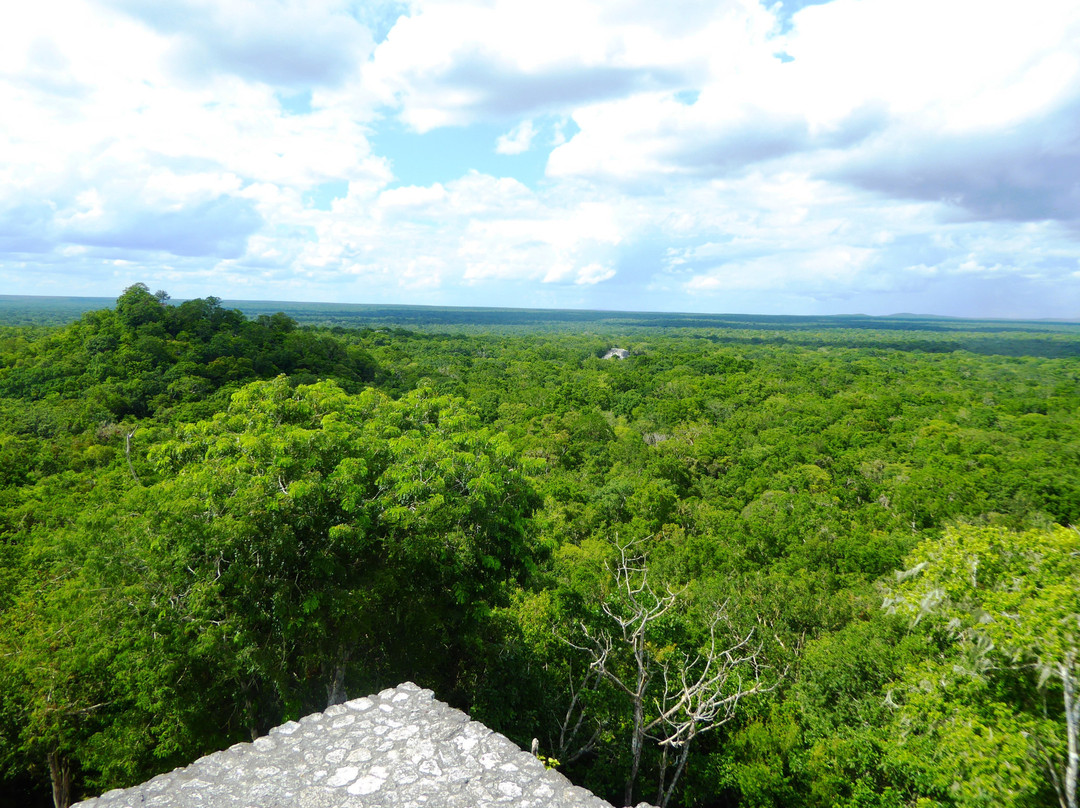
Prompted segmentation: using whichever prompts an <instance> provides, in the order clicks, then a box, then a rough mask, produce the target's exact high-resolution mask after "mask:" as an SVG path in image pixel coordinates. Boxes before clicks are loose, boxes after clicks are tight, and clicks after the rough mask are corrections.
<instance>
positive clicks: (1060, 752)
mask: <svg viewBox="0 0 1080 808" xmlns="http://www.w3.org/2000/svg"><path fill="white" fill-rule="evenodd" d="M910 561H911V566H910V567H909V569H907V570H906V571H905V572H902V573H899V574H898V577H899V581H898V585H897V586H896V587H895V589H893V591H892V592H890V593H889V595H888V596H887V597H886V599H885V606H886V608H887V609H889V610H891V611H897V612H903V613H907V614H909V615H911V617H912V618H913V620H914V621H916V622H918V621H922V620H924V619H939V620H941V621H943V623H944V625H945V627H946V628H947V630H948V631H949V632H950V633H951V634H952V635H953V636H954V637H955V638H956V639H957V640H958V641H959V642H960V643H962V645H963V653H962V654H961V655H960V657H959V661H958V662H957V663H956V664H955V665H954V667H953V673H955V674H958V675H961V676H962V675H965V674H966V675H969V676H974V677H989V676H991V675H992V674H993V673H994V671H995V669H1007V670H1012V671H1030V672H1031V673H1033V674H1034V684H1035V687H1037V688H1038V690H1039V691H1041V692H1043V693H1046V692H1047V691H1048V690H1050V689H1051V688H1052V690H1053V692H1056V691H1057V688H1059V687H1060V694H1061V695H1060V698H1061V703H1060V720H1058V721H1053V722H1045V721H1029V722H1027V723H1028V731H1027V732H1026V734H1027V735H1028V736H1029V741H1030V744H1031V752H1032V753H1033V754H1034V755H1035V756H1036V757H1038V758H1039V759H1040V760H1041V761H1042V762H1043V764H1044V766H1045V770H1046V773H1047V776H1048V778H1049V780H1050V781H1051V783H1052V785H1053V788H1054V791H1055V792H1056V794H1057V796H1058V801H1059V802H1060V804H1061V806H1062V808H1077V775H1078V772H1080V533H1078V532H1077V531H1076V530H1074V529H1068V528H1064V527H1053V528H1051V529H1049V530H1031V531H1027V532H1023V533H1013V532H1009V531H1006V530H1002V529H997V528H976V527H955V528H951V529H948V530H946V531H945V533H944V535H943V536H942V537H941V538H938V539H931V540H928V541H925V542H923V543H921V544H920V545H919V546H918V547H917V548H916V549H915V551H914V553H913V554H912V556H911V559H910ZM924 690H925V688H924ZM921 698H925V693H924V694H923V696H921ZM1055 712H1056V711H1055ZM1010 721H1012V722H1013V723H1016V721H1015V720H1014V719H1010ZM1047 723H1049V724H1050V726H1052V727H1055V728H1056V732H1053V733H1052V736H1051V737H1045V734H1046V730H1045V729H1042V730H1040V729H1039V728H1040V727H1042V728H1045V727H1046V725H1047ZM1062 736H1063V737H1062Z"/></svg>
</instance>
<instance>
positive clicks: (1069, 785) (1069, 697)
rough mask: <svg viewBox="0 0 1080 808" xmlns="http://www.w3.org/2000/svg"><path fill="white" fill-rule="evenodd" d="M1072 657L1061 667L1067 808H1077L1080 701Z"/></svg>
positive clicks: (1079, 760) (1079, 764)
mask: <svg viewBox="0 0 1080 808" xmlns="http://www.w3.org/2000/svg"><path fill="white" fill-rule="evenodd" d="M1074 659H1075V658H1074V656H1073V654H1069V655H1068V656H1067V657H1066V660H1065V664H1063V665H1062V666H1061V684H1062V685H1063V689H1064V691H1065V732H1066V735H1067V736H1068V739H1069V752H1068V754H1069V759H1068V761H1067V762H1066V764H1065V799H1066V800H1067V802H1068V805H1069V808H1077V800H1076V785H1077V782H1076V781H1077V775H1078V773H1080V701H1078V700H1077V696H1080V694H1078V693H1077V692H1076V676H1075V674H1074V673H1073V665H1074Z"/></svg>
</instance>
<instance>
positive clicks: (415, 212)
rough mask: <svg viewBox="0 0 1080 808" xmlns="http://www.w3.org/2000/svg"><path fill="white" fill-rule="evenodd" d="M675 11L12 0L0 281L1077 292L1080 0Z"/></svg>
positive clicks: (919, 303)
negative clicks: (401, 137) (1079, 2)
mask: <svg viewBox="0 0 1080 808" xmlns="http://www.w3.org/2000/svg"><path fill="white" fill-rule="evenodd" d="M679 11H680V13H679V14H672V13H671V12H670V9H669V8H667V7H665V6H663V5H662V4H657V3H655V2H648V0H621V2H592V1H591V0H575V2H571V0H553V2H552V3H547V4H535V3H532V4H529V3H524V4H523V3H520V2H516V0H477V2H469V1H468V0H412V2H410V3H408V4H407V5H406V4H403V3H399V2H396V0H384V1H381V2H374V0H373V2H370V3H365V4H362V5H360V6H357V5H356V4H355V3H350V2H345V0H317V2H303V3H301V2H299V0H271V2H265V3H262V2H260V3H256V2H254V0H236V2H230V3H219V2H210V0H179V1H178V2H175V3H166V4H160V3H159V4H147V3H137V2H134V0H41V2H39V3H34V4H23V5H22V6H20V7H19V9H18V10H17V12H13V13H12V14H10V15H8V17H7V18H6V19H5V25H4V26H3V27H0V105H2V107H3V109H4V110H5V115H4V123H3V126H2V127H0V283H2V284H3V285H4V286H5V288H19V289H22V290H24V291H35V290H37V289H38V288H39V287H40V288H41V289H48V288H50V287H49V286H48V283H50V282H55V283H57V284H61V283H67V282H68V280H70V278H72V277H75V276H78V274H79V273H80V272H83V273H89V274H91V275H93V274H96V275H97V276H99V277H101V278H102V279H103V280H102V283H103V284H106V283H113V284H116V285H117V286H118V287H119V288H122V286H123V285H126V284H127V283H130V282H132V281H134V280H140V279H144V280H148V281H150V282H151V283H152V284H155V285H160V286H164V287H166V288H171V289H172V290H173V291H176V292H177V293H178V294H183V293H184V291H183V290H184V289H185V284H187V285H188V286H187V287H186V288H187V289H188V290H189V291H190V293H193V294H196V295H203V294H209V293H215V294H226V295H228V294H233V292H230V291H229V290H231V289H235V290H242V291H243V293H244V294H243V295H241V294H240V291H237V292H236V295H237V296H248V297H251V296H253V295H257V294H258V290H260V289H262V290H264V291H263V292H262V295H263V296H265V297H276V298H282V297H289V296H292V297H300V298H306V299H311V298H316V299H317V298H322V299H326V298H331V297H342V296H348V297H350V298H351V299H357V300H361V299H367V300H374V299H382V300H397V301H403V300H404V301H413V302H443V303H475V302H478V301H485V302H488V303H492V304H499V303H503V304H507V303H510V304H514V303H521V302H527V303H529V304H535V305H540V304H543V305H603V306H604V307H609V308H610V307H612V306H616V307H623V308H668V309H696V310H701V309H706V310H717V309H721V310H722V309H725V308H727V309H729V310H730V309H731V307H738V308H742V309H743V310H746V309H750V310H757V311H792V312H794V311H828V310H863V311H867V312H870V313H887V312H889V311H897V310H903V309H907V310H914V311H934V312H937V313H950V312H951V313H975V314H980V313H982V314H989V313H997V314H1025V313H1031V312H1038V311H1042V312H1045V313H1047V314H1051V313H1052V314H1056V315H1058V316H1062V315H1066V314H1069V313H1070V312H1071V313H1072V314H1073V315H1074V316H1075V311H1076V310H1077V309H1076V307H1077V306H1078V305H1080V291H1077V292H1073V291H1071V290H1073V289H1076V288H1077V284H1076V283H1075V273H1076V272H1077V269H1078V263H1077V257H1078V255H1080V249H1078V248H1080V244H1078V239H1080V233H1078V232H1077V231H1078V229H1080V213H1078V211H1080V191H1078V186H1077V185H1076V182H1075V180H1074V178H1075V177H1076V176H1078V175H1080V140H1078V139H1077V135H1076V132H1077V131H1078V129H1077V123H1078V121H1080V80H1078V79H1080V7H1077V6H1076V4H1075V3H1072V2H1067V0H1031V2H1029V3H1026V4H1024V6H1023V7H1020V6H1007V5H1001V4H997V5H994V4H991V5H989V6H988V5H987V4H985V3H981V2H976V0H875V2H873V3H869V2H864V1H863V0H831V2H826V3H810V4H808V3H806V2H804V1H803V0H791V2H785V3H784V4H780V5H768V6H767V5H765V4H762V3H760V2H756V0H720V2H717V1H716V0H688V1H687V2H685V3H682V4H680V9H679ZM440 127H454V129H452V130H445V131H452V132H453V133H454V134H455V137H454V138H449V137H437V136H434V135H432V134H425V133H431V132H433V130H436V129H439V128H440ZM402 130H407V131H409V132H411V134H410V135H409V137H411V138H413V140H412V141H410V143H409V147H408V148H404V147H403V148H401V149H399V150H397V151H392V152H391V150H389V149H388V153H393V155H394V159H395V161H396V163H397V165H398V167H399V169H400V168H401V166H402V165H403V163H404V161H406V160H408V159H409V158H410V154H411V152H410V151H409V149H414V150H420V149H423V148H424V146H425V143H426V144H427V145H429V146H431V148H430V149H428V151H427V152H420V151H416V153H417V154H420V155H421V156H422V158H423V159H420V158H419V157H418V158H417V159H416V161H415V162H416V166H413V167H412V168H415V169H416V170H413V171H410V172H404V171H399V174H400V176H402V177H407V181H408V183H409V184H403V185H395V179H394V176H393V173H392V172H391V167H390V161H389V160H388V159H386V158H385V157H384V156H383V155H381V154H379V153H377V150H373V147H372V145H371V143H372V142H375V143H380V144H385V143H386V141H387V139H389V138H393V137H394V136H395V133H396V132H401V131H402ZM499 133H502V134H501V135H500V134H499ZM458 135H460V137H457V136H458ZM425 138H429V140H427V141H425V140H424V139H425ZM469 138H474V141H473V142H474V144H476V148H474V149H473V150H472V151H471V152H470V155H469V156H468V157H463V156H462V154H463V153H464V150H462V154H456V153H455V154H446V153H445V152H446V151H447V150H450V149H454V148H457V147H456V146H455V145H454V144H455V143H460V142H463V141H467V140H468V139H469ZM545 158H546V171H545V172H544V174H543V176H542V177H540V176H539V172H540V171H541V166H542V165H543V162H542V161H543V160H545ZM482 161H486V162H482ZM429 164H438V165H440V166H442V167H443V168H444V169H445V167H446V166H454V168H453V169H452V170H443V171H441V172H440V173H439V174H438V175H437V176H435V175H434V174H432V175H431V176H429V177H425V176H424V175H423V169H424V167H425V166H427V165H429ZM526 164H528V165H529V167H530V168H529V169H528V170H529V171H530V172H531V173H528V174H527V173H526V169H524V168H522V166H525V165H526ZM457 166H462V168H461V169H460V170H458V168H457ZM470 167H471V168H473V169H474V170H471V171H470V170H469V168H470ZM515 171H520V172H521V173H518V174H515V173H514V172H515ZM437 180H438V181H437ZM28 268H30V269H29V270H28ZM31 270H32V271H33V272H36V273H38V277H36V278H35V281H34V285H33V286H28V285H27V283H28V282H27V281H26V280H25V279H26V278H28V277H32V275H31ZM138 272H146V273H152V274H153V277H143V278H140V277H138V276H137V275H135V276H133V275H132V273H138ZM60 278H64V279H67V280H65V281H60V280H58V279H60ZM50 279H52V280H50ZM19 284H21V286H20V285H19ZM178 284H179V285H178ZM199 284H208V286H207V287H206V288H202V287H200V286H199ZM69 286H70V288H71V289H77V288H82V287H79V286H78V284H75V283H70V284H69ZM87 288H89V287H87ZM1010 290H1011V293H1010ZM99 291H100V293H105V294H109V293H111V292H112V291H115V290H113V289H107V288H102V289H100V290H99ZM1040 301H1041V302H1040ZM977 306H983V307H985V308H984V310H982V311H977V310H975V308H974V307H977ZM1040 306H1041V307H1042V308H1041V309H1040ZM1070 307H1072V308H1070Z"/></svg>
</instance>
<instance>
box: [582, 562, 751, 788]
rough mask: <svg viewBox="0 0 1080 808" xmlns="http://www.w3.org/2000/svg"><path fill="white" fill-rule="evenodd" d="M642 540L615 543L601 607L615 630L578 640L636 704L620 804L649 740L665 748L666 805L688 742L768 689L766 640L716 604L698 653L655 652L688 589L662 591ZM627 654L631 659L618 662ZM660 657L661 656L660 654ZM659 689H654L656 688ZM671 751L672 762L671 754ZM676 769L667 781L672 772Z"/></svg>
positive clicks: (587, 633)
mask: <svg viewBox="0 0 1080 808" xmlns="http://www.w3.org/2000/svg"><path fill="white" fill-rule="evenodd" d="M639 544H640V542H630V543H627V544H620V545H618V552H619V558H618V561H617V562H616V563H615V565H614V567H610V566H609V570H610V572H611V574H612V575H613V577H614V580H615V585H616V586H615V591H614V592H613V594H612V596H611V597H610V598H608V599H607V600H606V601H605V602H604V603H602V604H601V607H602V609H603V611H604V614H605V615H606V616H607V618H608V619H609V620H610V621H611V622H612V623H614V627H613V628H606V627H605V628H593V629H590V628H589V627H588V626H586V625H585V624H584V623H583V624H582V625H581V628H582V631H583V634H584V642H583V643H582V644H581V645H576V647H578V648H580V649H581V650H583V651H586V652H587V653H588V654H589V655H590V656H591V658H592V661H591V663H590V671H591V672H594V673H596V674H598V675H599V676H600V677H602V678H603V679H606V680H607V681H608V682H610V683H611V684H612V685H614V686H615V687H616V688H617V689H619V690H620V691H622V692H623V693H624V694H625V695H626V696H627V697H628V698H629V699H630V703H631V706H632V711H633V717H632V721H631V736H630V772H629V774H628V776H627V778H626V785H625V790H624V794H623V804H624V805H632V804H633V796H634V788H635V785H636V783H637V778H638V773H639V771H640V768H641V755H642V751H643V748H644V745H645V741H646V740H647V739H651V740H653V741H656V742H657V743H658V744H659V745H660V747H661V767H660V769H661V770H660V781H659V786H658V789H657V797H656V799H657V802H658V803H659V805H660V806H661V808H666V806H667V804H668V802H669V801H670V800H671V797H672V795H673V794H674V792H675V787H676V785H677V784H678V781H679V778H680V776H681V775H682V773H683V771H684V770H685V768H686V761H687V758H688V756H689V752H690V744H691V743H692V742H693V740H694V739H695V738H696V737H697V736H698V735H700V734H702V733H704V732H708V731H710V730H712V729H715V728H717V727H720V726H723V725H724V724H725V723H727V722H728V721H730V720H731V719H732V718H733V717H734V716H735V712H736V709H737V707H738V704H739V702H740V701H741V700H742V699H744V698H746V697H748V696H752V695H754V694H756V693H760V692H762V691H764V690H766V689H767V688H768V685H767V684H766V682H765V681H764V680H763V678H762V674H763V673H764V664H763V653H762V643H761V642H760V641H758V640H757V639H756V638H755V634H756V632H757V629H756V627H755V628H751V629H748V630H745V631H737V630H736V628H735V625H734V623H733V621H732V620H731V616H730V612H729V608H728V607H729V603H728V602H727V601H725V602H724V603H722V604H720V605H718V606H717V607H716V609H715V610H714V612H713V617H712V619H711V620H710V623H709V641H708V643H707V645H705V647H703V648H702V649H700V650H699V651H698V652H697V653H696V654H679V653H675V652H673V653H669V654H664V655H659V656H658V655H657V654H655V653H653V651H652V644H651V642H650V635H651V634H652V633H653V632H655V631H656V629H657V628H658V621H660V619H661V618H663V617H664V615H666V614H667V613H668V612H670V611H671V610H672V609H673V608H674V607H675V606H676V605H677V604H679V603H680V601H681V600H682V596H683V594H684V592H685V590H684V589H683V590H674V589H672V588H670V587H665V588H664V590H663V591H662V592H661V591H658V590H657V589H656V588H655V587H654V586H653V584H652V582H651V581H650V580H649V568H648V563H647V559H646V556H645V554H644V553H643V552H639V551H638V549H637V548H638V545H639ZM627 652H629V665H628V666H627V665H624V664H620V662H619V661H617V660H624V659H625V658H626V657H625V655H626V654H627ZM661 657H662V658H661ZM657 678H659V680H660V681H661V682H662V683H663V687H662V692H661V693H660V694H659V695H658V696H654V697H652V698H651V699H650V697H649V694H650V692H651V691H650V685H651V684H652V682H653V681H654V680H656V679H657ZM653 689H655V688H653ZM671 753H674V760H673V761H672V760H669V756H670V755H671ZM672 763H673V764H674V769H673V771H672V772H671V776H670V779H668V771H669V769H670V767H671V765H672Z"/></svg>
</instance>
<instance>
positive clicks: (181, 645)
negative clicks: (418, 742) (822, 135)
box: [0, 284, 1080, 808]
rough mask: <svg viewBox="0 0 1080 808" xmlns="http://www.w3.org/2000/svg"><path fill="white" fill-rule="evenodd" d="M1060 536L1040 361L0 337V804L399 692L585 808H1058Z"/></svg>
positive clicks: (285, 327) (1067, 474)
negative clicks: (486, 736)
mask: <svg viewBox="0 0 1080 808" xmlns="http://www.w3.org/2000/svg"><path fill="white" fill-rule="evenodd" d="M613 349H620V350H619V351H613ZM1073 525H1080V325H1077V324H1075V323H1064V322H1047V321H1041V322H1027V323H1022V322H1015V321H973V320H954V319H946V318H919V317H913V316H911V317H907V316H898V317H891V318H870V317H837V318H824V317H823V318H795V317H790V318H784V317H771V318H767V317H759V318H754V317H748V316H728V317H722V316H715V317H712V316H708V315H662V314H630V313H622V314H620V313H612V312H557V311H547V312H544V311H535V312H530V311H527V310H520V309H518V310H497V309H434V308H420V307H417V308H410V307H374V306H372V307H352V308H348V307H334V306H317V305H312V304H287V303H281V304H274V306H273V307H272V308H271V309H267V310H263V311H260V310H259V308H258V307H257V306H248V305H243V306H240V305H237V306H233V305H231V304H230V305H225V304H223V303H222V301H221V300H219V299H217V298H215V297H206V298H202V299H195V300H187V301H183V302H177V301H172V300H170V299H169V296H168V295H167V294H166V293H165V292H157V293H152V292H151V291H150V290H149V289H148V288H147V287H146V286H144V285H142V284H137V285H135V286H132V287H129V288H128V289H126V290H124V291H123V293H122V294H121V295H120V297H119V298H118V299H117V300H116V301H115V302H108V305H105V304H102V305H101V306H98V307H95V308H91V309H87V308H86V307H85V306H81V305H79V304H78V303H77V302H76V303H72V302H71V301H67V302H64V301H60V302H55V301H54V302H53V303H51V304H46V303H34V302H33V300H32V299H30V298H26V299H21V300H15V299H11V298H8V299H4V300H0V794H2V795H3V796H0V805H10V806H16V805H18V806H39V805H40V806H46V805H55V806H56V807H57V808H66V806H67V805H69V804H70V803H71V802H73V801H76V800H78V799H81V798H83V797H87V796H92V795H95V794H99V793H101V792H103V791H106V790H108V789H110V788H114V787H118V786H127V785H132V784H136V783H139V782H142V781H144V780H146V779H148V778H149V777H151V776H153V775H154V774H157V773H159V772H162V771H168V770H170V769H172V768H173V767H175V766H179V765H185V764H187V763H189V762H191V761H192V760H194V759H195V758H197V757H199V756H201V755H204V754H207V753H208V752H211V751H213V750H216V749H221V748H224V747H226V746H228V745H230V744H233V743H236V742H238V741H244V740H251V739H253V738H255V737H258V736H259V735H261V734H263V733H265V732H266V731H268V730H269V729H270V728H271V727H274V726H276V725H278V724H280V723H282V722H284V721H285V720H288V719H293V718H297V717H299V716H302V715H305V714H306V713H308V712H312V711H314V710H321V709H323V708H325V707H326V705H327V704H330V703H336V702H338V701H341V700H343V699H344V698H347V697H353V696H359V695H364V694H366V693H370V692H375V691H377V690H379V689H381V688H383V687H387V686H394V685H396V684H398V683H399V682H402V681H406V680H411V681H414V682H416V683H418V684H420V685H421V686H423V687H429V688H432V689H433V690H434V691H435V693H436V696H437V697H438V698H440V699H442V700H445V701H448V702H449V703H451V704H452V705H454V706H455V707H460V708H462V709H465V710H467V711H468V712H469V713H470V715H471V716H472V717H473V718H475V719H477V720H479V721H482V722H484V723H486V724H487V725H488V726H490V727H492V728H493V729H496V730H498V731H500V732H502V733H504V734H506V735H507V736H509V737H510V738H511V739H513V740H515V741H516V742H518V743H519V744H520V745H521V746H522V747H523V748H526V749H527V748H529V746H530V743H531V742H532V739H534V738H535V739H536V740H537V746H538V750H539V753H540V754H541V755H543V756H544V758H545V759H546V760H547V761H548V762H549V764H550V765H553V766H557V767H558V768H559V769H560V771H562V772H563V773H565V774H566V775H567V776H568V777H570V778H571V779H572V780H573V781H574V782H576V783H578V784H580V785H583V786H586V787H588V788H590V789H592V790H593V791H594V792H595V793H597V794H598V795H600V796H602V797H604V798H605V799H608V800H610V801H611V802H613V803H614V804H616V805H631V804H636V802H638V801H640V800H647V801H650V802H653V803H655V804H656V805H659V806H665V807H666V806H673V807H674V806H717V807H719V806H745V807H746V808H766V807H769V806H776V807H777V808H779V807H780V806H785V808H800V807H805V808H827V807H829V806H845V807H846V808H856V806H857V807H858V808H901V807H903V806H910V807H911V808H936V807H937V806H941V807H942V808H944V807H946V806H948V807H950V808H952V807H955V808H968V807H969V806H991V805H993V806H1016V807H1017V808H1020V807H1021V806H1055V805H1059V806H1062V808H1075V806H1076V805H1077V774H1078V769H1080V753H1078V748H1080V747H1078V743H1080V740H1078V737H1080V736H1078V733H1080V533H1078V531H1077V530H1076V528H1074V527H1073Z"/></svg>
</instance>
